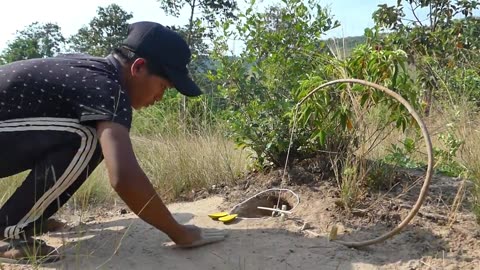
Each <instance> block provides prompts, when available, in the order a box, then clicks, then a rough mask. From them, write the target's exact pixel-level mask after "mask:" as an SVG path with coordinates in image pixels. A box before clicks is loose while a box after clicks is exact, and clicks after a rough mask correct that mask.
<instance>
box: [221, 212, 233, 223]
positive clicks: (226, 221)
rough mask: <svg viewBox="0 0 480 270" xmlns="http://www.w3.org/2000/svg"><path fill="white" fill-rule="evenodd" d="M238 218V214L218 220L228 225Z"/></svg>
mask: <svg viewBox="0 0 480 270" xmlns="http://www.w3.org/2000/svg"><path fill="white" fill-rule="evenodd" d="M237 216H238V214H232V215H227V216H224V217H221V218H219V219H218V220H219V221H221V222H223V223H228V222H231V221H233V220H234V219H236V218H237Z"/></svg>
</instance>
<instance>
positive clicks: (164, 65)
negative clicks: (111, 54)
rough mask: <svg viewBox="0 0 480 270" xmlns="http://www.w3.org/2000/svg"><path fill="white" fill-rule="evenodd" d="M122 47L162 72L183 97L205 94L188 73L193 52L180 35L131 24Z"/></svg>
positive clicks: (162, 28)
mask: <svg viewBox="0 0 480 270" xmlns="http://www.w3.org/2000/svg"><path fill="white" fill-rule="evenodd" d="M122 46H124V47H126V48H127V49H129V50H131V51H133V52H135V54H137V55H138V56H140V57H142V58H145V59H146V60H147V61H148V62H149V63H150V65H151V66H152V67H154V69H155V70H161V71H163V73H165V75H167V77H168V79H169V80H170V81H171V82H172V83H173V85H174V86H175V88H176V89H177V90H178V91H179V92H180V93H182V94H183V95H185V96H190V97H195V96H199V95H201V94H202V91H201V90H200V88H199V87H198V86H197V85H196V84H195V82H193V80H192V79H191V78H190V76H189V72H188V69H187V65H188V63H190V60H191V56H192V53H191V51H190V48H189V47H188V44H187V42H185V40H184V39H183V38H182V37H181V36H180V35H179V34H178V33H177V32H175V31H173V30H171V29H169V28H167V27H165V26H163V25H161V24H159V23H155V22H147V21H143V22H136V23H132V24H130V25H129V26H128V36H127V38H126V39H125V40H124V41H123V42H122Z"/></svg>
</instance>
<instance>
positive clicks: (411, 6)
mask: <svg viewBox="0 0 480 270" xmlns="http://www.w3.org/2000/svg"><path fill="white" fill-rule="evenodd" d="M410 8H411V9H412V13H413V16H414V17H415V19H417V22H418V23H419V24H420V26H422V27H423V24H422V22H421V21H420V19H419V18H418V17H417V13H415V10H416V9H417V8H418V6H417V7H416V8H413V5H412V3H411V2H410Z"/></svg>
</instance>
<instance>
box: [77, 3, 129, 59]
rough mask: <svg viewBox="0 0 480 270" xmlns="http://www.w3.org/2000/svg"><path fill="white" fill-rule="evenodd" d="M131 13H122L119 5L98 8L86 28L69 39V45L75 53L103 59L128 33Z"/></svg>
mask: <svg viewBox="0 0 480 270" xmlns="http://www.w3.org/2000/svg"><path fill="white" fill-rule="evenodd" d="M131 18H133V15H132V14H131V13H128V12H126V11H124V10H123V9H122V8H121V7H120V6H119V5H117V4H111V5H109V6H107V7H99V8H98V9H97V16H95V17H94V18H93V19H92V20H91V21H90V23H89V24H88V26H84V27H82V28H80V30H78V32H77V34H75V35H73V36H72V37H70V40H69V42H70V44H71V46H72V49H73V50H74V51H75V52H81V53H86V54H90V55H93V56H100V57H104V56H107V55H108V54H109V53H111V52H112V50H113V49H115V48H116V47H118V45H120V43H121V42H122V41H123V40H124V39H125V38H126V36H127V33H128V20H130V19H131Z"/></svg>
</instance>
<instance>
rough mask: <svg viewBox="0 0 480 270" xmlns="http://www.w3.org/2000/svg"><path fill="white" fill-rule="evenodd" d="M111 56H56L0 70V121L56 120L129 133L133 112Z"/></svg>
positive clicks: (116, 64)
mask: <svg viewBox="0 0 480 270" xmlns="http://www.w3.org/2000/svg"><path fill="white" fill-rule="evenodd" d="M120 72H121V69H120V68H119V65H118V62H116V60H115V59H114V58H113V57H107V58H96V57H91V56H88V55H61V56H58V57H52V58H45V59H30V60H23V61H18V62H14V63H10V64H7V65H4V66H0V121H4V120H12V119H21V118H34V117H57V118H74V119H78V120H79V121H80V122H81V123H84V124H86V125H91V126H95V125H94V124H95V121H112V122H116V123H119V124H121V125H123V126H125V127H127V128H128V129H130V127H131V122H132V108H131V105H130V100H129V98H128V95H127V94H126V92H125V91H124V89H122V86H121V84H120Z"/></svg>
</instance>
